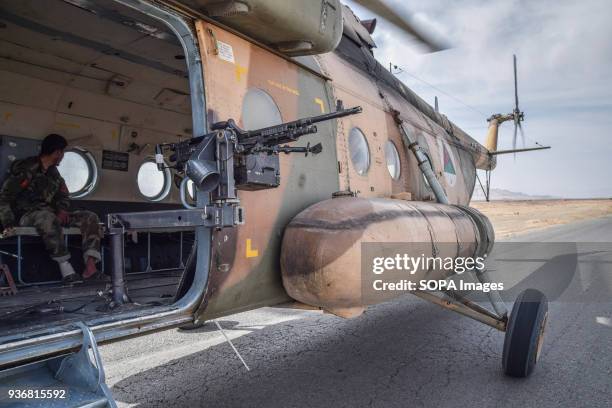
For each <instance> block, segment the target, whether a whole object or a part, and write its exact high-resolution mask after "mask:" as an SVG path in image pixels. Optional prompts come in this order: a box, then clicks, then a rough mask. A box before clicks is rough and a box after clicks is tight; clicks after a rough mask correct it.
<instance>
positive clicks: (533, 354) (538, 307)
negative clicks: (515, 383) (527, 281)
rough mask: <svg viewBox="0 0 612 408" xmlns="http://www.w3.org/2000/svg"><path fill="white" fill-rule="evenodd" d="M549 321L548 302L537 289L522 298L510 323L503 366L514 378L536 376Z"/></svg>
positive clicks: (531, 290) (528, 291)
mask: <svg viewBox="0 0 612 408" xmlns="http://www.w3.org/2000/svg"><path fill="white" fill-rule="evenodd" d="M547 319H548V300H547V299H546V296H545V295H544V294H543V293H542V292H540V291H539V290H535V289H527V290H525V291H523V292H521V294H519V295H518V297H517V298H516V301H515V302H514V306H513V307H512V313H511V314H510V319H509V320H508V327H507V329H506V336H505V339H504V352H503V356H502V365H503V368H504V373H506V375H509V376H511V377H519V378H523V377H527V376H529V374H531V373H532V371H533V369H534V367H535V365H536V363H537V362H538V359H539V357H540V351H541V349H542V342H543V339H544V329H545V327H546V320H547Z"/></svg>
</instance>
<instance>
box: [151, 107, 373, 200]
mask: <svg viewBox="0 0 612 408" xmlns="http://www.w3.org/2000/svg"><path fill="white" fill-rule="evenodd" d="M361 111H362V109H361V107H359V106H358V107H354V108H349V109H344V107H343V105H342V101H338V104H337V106H336V112H332V113H328V114H324V115H320V116H313V117H308V118H303V119H298V120H296V121H292V122H287V123H282V124H280V125H275V126H270V127H266V128H263V129H258V130H243V129H241V128H240V127H238V125H237V124H236V122H235V121H234V120H233V119H229V120H227V121H225V122H217V123H215V124H213V125H212V126H211V130H212V132H211V133H208V134H206V135H203V136H199V137H195V138H192V139H189V140H187V141H184V142H180V143H162V144H158V145H157V146H156V147H155V153H156V154H155V158H156V163H157V167H158V168H159V169H160V170H163V169H164V168H171V169H174V170H176V171H177V173H179V174H184V176H185V177H184V179H183V182H186V181H187V180H191V181H193V183H194V184H195V186H196V187H197V188H198V189H199V190H200V191H203V192H206V193H211V194H212V200H213V202H217V203H220V202H237V196H236V190H250V191H253V190H262V189H268V188H275V187H278V186H279V185H280V168H279V160H278V155H279V154H280V153H285V154H291V153H304V154H305V155H306V156H308V154H313V155H316V154H319V153H321V152H322V150H323V147H322V145H321V144H320V143H318V144H316V145H314V146H311V145H310V143H308V144H307V145H306V146H289V145H284V144H286V143H290V142H294V141H296V140H298V139H299V138H300V137H302V136H305V135H309V134H313V133H317V130H318V129H317V126H316V124H317V123H320V122H324V121H328V120H332V119H337V118H342V117H345V116H350V115H355V114H358V113H361ZM166 156H168V160H167V161H168V162H169V163H170V164H169V165H167V164H166V162H167V161H166Z"/></svg>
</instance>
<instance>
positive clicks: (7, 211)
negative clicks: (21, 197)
mask: <svg viewBox="0 0 612 408" xmlns="http://www.w3.org/2000/svg"><path fill="white" fill-rule="evenodd" d="M29 183H30V178H29V177H28V174H27V173H26V172H24V171H16V172H12V173H11V174H10V175H9V176H8V178H7V179H6V180H5V181H4V183H3V184H2V189H1V190H0V224H2V228H8V227H12V226H14V225H15V224H16V221H17V220H15V214H13V210H12V209H11V204H12V203H14V202H15V199H16V198H17V194H19V192H21V191H22V190H23V189H25V188H26V187H27V186H28V184H29Z"/></svg>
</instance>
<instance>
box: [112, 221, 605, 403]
mask: <svg viewBox="0 0 612 408" xmlns="http://www.w3.org/2000/svg"><path fill="white" fill-rule="evenodd" d="M514 240H516V241H521V242H551V241H557V242H604V243H606V242H607V243H611V242H612V217H610V216H608V217H604V218H599V219H594V220H588V221H580V222H576V223H572V224H568V225H562V226H554V227H550V228H547V229H545V230H541V231H537V232H532V233H529V234H526V235H522V236H520V237H518V238H515V239H514ZM604 247H605V245H604ZM608 247H612V244H610V245H608ZM577 262H578V268H577V273H576V275H575V276H573V277H572V282H571V284H570V285H569V286H568V288H569V287H570V286H571V287H576V286H577V287H579V288H580V292H581V297H579V299H578V300H576V299H572V300H564V299H565V298H564V296H563V295H561V296H559V297H557V298H555V299H554V300H553V301H552V302H551V303H550V305H549V318H548V327H547V330H546V334H545V339H544V346H543V351H542V355H541V357H540V361H539V363H538V366H537V367H536V369H535V372H534V373H533V374H532V376H531V377H529V378H527V379H513V378H508V377H506V376H504V374H503V372H502V368H501V355H502V347H503V342H504V335H503V333H501V332H498V331H496V330H495V329H492V328H490V327H488V326H485V325H483V324H481V323H479V322H476V321H473V320H471V319H469V318H467V317H463V316H460V315H458V314H455V313H452V312H450V311H447V310H445V309H442V308H440V307H439V306H436V305H433V304H430V303H427V302H425V301H423V300H420V299H417V298H415V297H413V296H410V295H407V296H402V297H400V298H397V299H396V300H393V301H390V302H387V303H384V304H380V305H377V306H374V307H371V308H369V309H368V310H367V312H366V313H365V314H364V315H362V316H360V317H358V318H355V319H350V320H345V319H341V318H339V317H336V316H333V315H329V314H322V313H320V312H312V311H303V310H302V311H300V310H290V309H282V308H263V309H259V310H254V311H250V312H246V313H241V314H237V315H232V316H228V317H225V318H222V319H219V323H220V324H221V326H222V327H223V328H224V331H225V332H226V333H227V334H228V336H230V338H231V339H232V340H233V342H234V344H235V346H236V348H237V349H238V350H239V352H240V354H241V355H242V357H243V358H244V360H245V362H246V364H248V366H249V368H250V371H247V370H246V368H245V367H244V366H243V364H242V363H241V362H240V360H239V359H238V357H237V356H236V355H235V354H234V352H233V350H232V348H231V347H230V345H229V344H228V343H227V342H226V341H225V339H224V337H223V335H222V333H221V332H219V330H218V329H217V328H216V326H215V325H214V324H212V323H207V324H206V325H205V326H204V327H202V328H199V329H196V330H192V331H179V330H170V331H165V332H161V333H158V334H153V335H149V336H145V337H142V338H136V339H131V340H128V341H123V342H120V343H115V344H110V345H106V346H103V347H102V348H101V351H102V357H103V361H104V364H105V368H106V374H107V383H108V385H109V386H110V387H111V390H112V392H113V394H114V396H115V398H116V400H117V402H118V404H119V406H120V407H131V406H137V407H283V408H286V407H406V406H410V407H462V406H469V407H493V406H495V407H540V408H542V407H557V406H564V407H585V406H588V407H611V406H612V297H611V296H610V293H612V268H611V265H612V251H606V250H605V249H604V250H599V251H590V252H588V253H587V252H582V253H581V255H580V256H579V257H578V261H577ZM523 269H524V268H523ZM568 290H569V289H568Z"/></svg>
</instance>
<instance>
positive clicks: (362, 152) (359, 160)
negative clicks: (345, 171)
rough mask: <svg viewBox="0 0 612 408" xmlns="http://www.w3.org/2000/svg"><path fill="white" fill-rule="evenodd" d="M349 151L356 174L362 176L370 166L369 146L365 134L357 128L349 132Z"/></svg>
mask: <svg viewBox="0 0 612 408" xmlns="http://www.w3.org/2000/svg"><path fill="white" fill-rule="evenodd" d="M348 141H349V153H350V155H351V162H352V163H353V168H354V169H355V171H356V172H357V174H359V175H361V176H363V175H365V174H366V173H367V172H368V169H369V168H370V148H369V147H368V141H367V140H366V137H365V135H364V134H363V132H362V131H361V130H360V129H359V128H353V129H352V130H351V133H350V134H349V140H348Z"/></svg>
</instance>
